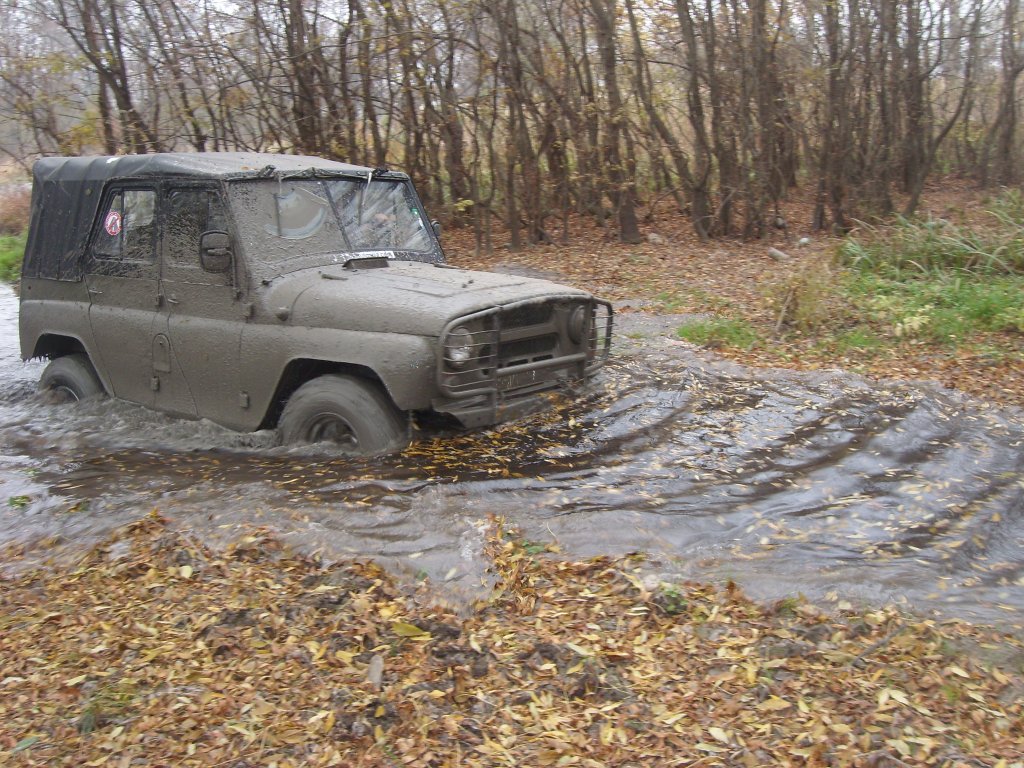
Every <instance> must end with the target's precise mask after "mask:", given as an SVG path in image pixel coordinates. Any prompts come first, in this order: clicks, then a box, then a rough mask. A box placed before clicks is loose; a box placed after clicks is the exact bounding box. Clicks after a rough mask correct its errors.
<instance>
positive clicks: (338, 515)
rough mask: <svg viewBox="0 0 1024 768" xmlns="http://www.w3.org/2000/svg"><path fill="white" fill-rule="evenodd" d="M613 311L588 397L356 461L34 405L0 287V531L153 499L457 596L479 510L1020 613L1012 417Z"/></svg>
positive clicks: (714, 571)
mask: <svg viewBox="0 0 1024 768" xmlns="http://www.w3.org/2000/svg"><path fill="white" fill-rule="evenodd" d="M618 321H619V322H618V333H617V337H616V347H615V351H614V355H613V361H612V364H611V365H610V366H609V367H608V369H607V370H606V371H605V372H604V374H603V375H602V377H601V380H600V382H599V386H598V388H597V389H596V391H595V392H593V393H592V394H591V395H589V396H588V397H587V398H585V399H584V400H583V401H581V402H578V403H574V404H568V405H565V406H562V407H560V408H557V409H555V410H553V411H551V412H549V413H546V414H542V415H539V416H535V417H532V418H529V419H526V420H523V421H519V422H516V423H514V424H509V425H505V426H503V427H501V428H498V429H494V430H489V431H483V432H478V433H474V434H469V435H458V436H454V437H449V438H446V439H423V440H420V441H418V442H416V443H414V445H413V446H412V447H411V448H410V449H408V450H407V451H405V452H404V453H402V454H399V455H397V456H394V457H389V458H385V459H375V460H372V461H352V460H338V459H336V458H333V457H332V456H331V455H329V454H327V453H324V452H317V451H314V450H310V449H303V450H296V449H286V448H282V447H279V446H275V445H274V438H273V435H272V434H270V433H258V434H255V435H242V434H238V433H234V432H230V431H228V430H224V429H221V428H219V427H216V426H214V425H212V424H209V423H204V422H189V421H181V420H176V419H171V418H168V417H165V416H162V415H159V414H155V413H152V412H149V411H146V410H144V409H142V408H138V407H135V406H132V405H129V404H126V403H122V402H115V401H103V402H98V403H88V404H70V405H58V404H53V403H50V402H47V401H46V400H45V399H44V398H43V397H41V396H40V395H38V394H37V393H36V382H37V380H38V377H39V373H40V372H41V370H42V365H41V364H40V363H29V364H23V363H22V362H21V361H20V359H19V357H18V349H17V299H16V298H15V297H14V295H13V294H12V292H11V290H10V289H9V288H8V287H6V286H0V371H2V374H0V544H6V543H17V544H21V545H23V546H24V547H25V549H26V550H27V551H28V552H29V553H30V554H31V555H32V556H33V557H35V558H37V559H41V558H45V557H48V556H50V555H51V554H52V553H53V552H54V551H56V552H65V553H73V552H75V551H77V550H78V549H80V548H81V547H84V546H87V545H89V544H91V543H93V542H95V541H96V540H97V539H99V538H101V537H103V536H104V535H105V534H106V533H108V532H109V531H110V530H111V529H113V528H115V527H117V526H119V525H121V524H123V523H126V522H129V521H131V520H134V519H137V518H138V517H140V516H142V515H145V514H147V513H148V512H150V511H151V510H158V511H159V512H160V513H161V514H163V515H165V516H166V517H169V518H170V519H171V520H173V521H174V523H175V524H176V525H177V526H179V527H182V528H185V529H190V530H192V531H194V532H195V533H196V534H198V535H199V536H201V537H203V538H205V539H208V540H214V541H217V540H222V541H228V540H231V539H234V538H236V537H237V536H238V535H239V534H240V531H242V530H244V529H245V528H246V527H247V526H251V525H258V526H265V527H267V528H269V529H271V530H273V531H276V532H277V533H278V534H279V535H280V536H281V537H282V538H283V539H284V540H285V541H288V542H289V543H291V544H292V545H294V546H296V547H297V548H299V549H301V550H305V551H314V550H315V551H320V552H322V553H323V555H324V556H325V557H326V558H329V559H331V558H338V557H344V556H350V555H358V556H368V557H374V558H377V559H378V560H380V561H382V562H383V563H385V564H386V565H388V566H389V567H391V568H393V569H395V570H397V571H398V572H399V573H405V574H406V575H408V576H409V577H429V578H431V579H432V580H433V581H434V582H435V583H437V584H438V586H439V589H441V590H443V591H444V592H445V593H446V594H448V595H450V596H452V597H454V598H455V599H458V598H459V597H460V596H471V595H473V594H475V593H476V592H477V590H479V589H480V587H481V585H482V584H483V583H484V581H485V574H484V567H485V565H486V563H485V562H484V560H483V558H482V557H481V549H482V545H483V540H484V535H485V533H484V532H485V529H486V527H487V524H488V522H487V521H488V518H489V516H491V515H497V516H503V517H504V518H506V520H507V521H508V522H509V523H510V524H511V525H514V526H518V527H519V528H521V529H522V532H523V535H524V536H525V537H526V538H528V539H531V540H534V541H538V542H543V543H549V542H556V543H557V544H558V545H559V546H560V547H561V549H562V550H563V551H564V552H565V553H566V554H567V555H569V556H573V557H586V556H589V555H595V554H605V553H607V554H621V553H626V552H644V553H647V555H648V567H649V568H650V572H651V577H652V579H654V578H657V577H659V576H661V577H664V578H667V579H668V578H679V577H684V578H694V579H700V580H711V581H720V580H725V579H732V580H734V581H736V582H738V583H739V584H741V585H742V586H743V587H744V588H745V590H746V591H747V592H748V593H749V594H751V595H753V596H756V597H762V598H767V599H775V598H781V597H786V596H790V595H794V594H798V593H802V594H804V595H806V596H808V597H810V598H813V599H816V600H821V601H823V602H826V603H837V602H840V601H843V600H846V601H849V602H851V603H853V604H855V605H860V604H881V603H888V602H897V603H901V604H904V605H906V606H907V607H908V608H910V609H913V610H917V611H921V612H929V613H930V612H936V613H939V614H941V615H945V616H957V617H963V618H968V619H973V620H977V621H985V622H993V623H997V624H1000V625H1019V624H1021V623H1022V621H1024V426H1022V419H1021V414H1020V412H1018V411H1012V410H1006V409H999V408H996V407H986V406H985V404H982V403H977V402H972V401H966V400H961V399H959V398H958V397H956V396H952V395H950V394H948V393H945V392H943V391H941V390H940V389H938V388H935V387H932V386H929V385H922V386H915V385H907V384H892V385H880V384H876V383H872V382H867V381H864V380H861V379H859V378H856V377H852V376H849V375H847V374H841V373H816V374H798V373H791V372H783V371H754V370H748V369H744V368H740V367H738V366H733V365H731V364H728V363H724V362H721V361H717V360H715V359H714V358H713V357H711V356H707V355H701V354H699V353H697V352H694V351H693V350H692V349H691V348H690V347H688V346H687V345H683V344H678V343H674V342H672V341H671V339H670V338H668V337H667V336H665V335H664V331H665V330H666V329H668V328H671V327H672V323H671V322H667V321H666V320H665V319H652V318H646V317H645V316H642V315H622V316H620V317H619V318H618ZM0 565H2V564H0Z"/></svg>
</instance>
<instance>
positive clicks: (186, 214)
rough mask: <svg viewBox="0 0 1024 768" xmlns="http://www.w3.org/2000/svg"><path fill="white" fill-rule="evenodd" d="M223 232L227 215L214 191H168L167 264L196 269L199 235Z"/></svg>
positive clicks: (165, 240) (195, 188)
mask: <svg viewBox="0 0 1024 768" xmlns="http://www.w3.org/2000/svg"><path fill="white" fill-rule="evenodd" d="M226 229H227V214H226V212H225V210H224V203H223V201H222V200H221V198H220V195H219V194H218V193H217V191H216V190H214V189H204V188H201V187H176V188H174V187H172V188H171V189H170V191H169V192H168V194H167V219H166V227H165V229H164V255H165V257H166V258H167V259H168V260H169V261H170V263H172V264H174V265H175V266H179V267H195V268H196V269H199V268H200V267H199V239H200V235H202V233H203V232H209V231H211V230H217V231H222V232H223V231H226Z"/></svg>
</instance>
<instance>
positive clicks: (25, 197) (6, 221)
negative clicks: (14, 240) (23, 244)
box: [0, 184, 32, 235]
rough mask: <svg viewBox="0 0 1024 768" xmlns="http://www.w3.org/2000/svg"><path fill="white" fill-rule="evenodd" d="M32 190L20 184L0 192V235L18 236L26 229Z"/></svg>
mask: <svg viewBox="0 0 1024 768" xmlns="http://www.w3.org/2000/svg"><path fill="white" fill-rule="evenodd" d="M31 201H32V190H31V188H30V187H29V186H28V185H25V184H20V185H18V186H16V187H10V188H8V189H7V190H5V191H3V192H0V235H20V234H21V233H22V232H24V231H25V230H26V229H28V215H29V210H30V205H31Z"/></svg>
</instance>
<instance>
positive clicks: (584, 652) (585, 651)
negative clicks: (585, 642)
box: [566, 643, 594, 656]
mask: <svg viewBox="0 0 1024 768" xmlns="http://www.w3.org/2000/svg"><path fill="white" fill-rule="evenodd" d="M566 645H567V646H569V647H570V648H572V649H573V650H574V651H576V653H578V654H579V655H580V656H593V655H594V652H593V651H591V650H589V649H587V648H584V647H583V646H582V645H576V644H575V643H566Z"/></svg>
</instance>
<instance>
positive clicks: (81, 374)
mask: <svg viewBox="0 0 1024 768" xmlns="http://www.w3.org/2000/svg"><path fill="white" fill-rule="evenodd" d="M39 388H40V389H42V390H44V391H47V392H52V393H53V394H54V395H56V396H57V397H58V398H59V399H61V400H64V401H66V402H73V401H76V400H88V399H90V398H94V397H102V396H103V395H104V394H106V390H104V389H103V382H101V381H100V377H99V376H97V375H96V369H95V368H93V367H92V363H90V362H89V358H88V357H87V356H85V355H82V354H75V355H65V356H64V357H58V358H57V359H56V360H52V361H50V364H49V365H47V366H46V368H45V370H43V375H42V377H41V378H40V379H39Z"/></svg>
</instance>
